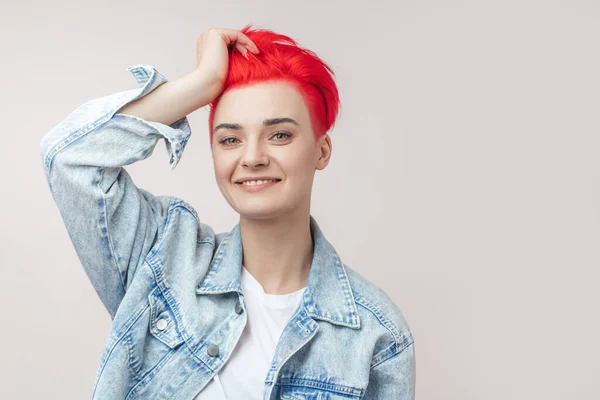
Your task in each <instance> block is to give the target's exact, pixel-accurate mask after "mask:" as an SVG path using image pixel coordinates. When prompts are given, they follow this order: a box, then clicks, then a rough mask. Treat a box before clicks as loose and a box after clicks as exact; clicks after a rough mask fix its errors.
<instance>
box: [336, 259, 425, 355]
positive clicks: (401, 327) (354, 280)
mask: <svg viewBox="0 0 600 400" xmlns="http://www.w3.org/2000/svg"><path fill="white" fill-rule="evenodd" d="M344 268H345V269H346V273H347V274H348V279H349V281H350V285H351V287H352V294H353V295H354V300H355V302H356V305H357V308H358V312H359V316H360V318H361V327H362V328H365V329H366V330H367V331H368V332H371V333H374V334H376V336H377V340H378V342H379V343H378V345H379V350H378V351H376V354H375V358H378V357H379V358H387V357H391V356H393V355H395V354H397V353H399V352H401V351H402V350H404V349H405V348H406V347H408V346H410V345H411V344H412V343H413V342H414V339H413V335H412V332H411V329H410V327H409V325H408V322H407V320H406V318H405V317H404V314H403V313H402V311H401V310H400V308H399V307H398V305H397V304H396V303H395V302H394V300H392V298H391V297H390V296H389V295H388V294H387V292H386V291H385V290H384V289H382V288H381V287H379V286H377V285H375V284H374V283H373V282H371V281H369V280H367V279H366V278H365V277H364V276H362V275H361V274H360V273H358V272H357V271H355V270H354V269H352V268H350V267H349V266H348V265H346V264H344ZM374 362H378V360H376V359H374Z"/></svg>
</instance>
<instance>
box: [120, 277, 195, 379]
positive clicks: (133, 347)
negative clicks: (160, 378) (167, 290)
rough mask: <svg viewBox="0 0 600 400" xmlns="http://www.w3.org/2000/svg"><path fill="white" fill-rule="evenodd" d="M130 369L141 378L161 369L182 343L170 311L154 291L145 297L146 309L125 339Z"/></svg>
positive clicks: (165, 302)
mask: <svg viewBox="0 0 600 400" xmlns="http://www.w3.org/2000/svg"><path fill="white" fill-rule="evenodd" d="M126 340H127V343H128V346H129V368H130V369H131V370H132V372H133V373H134V374H135V375H136V376H137V377H138V378H141V377H143V376H144V375H146V374H147V373H149V372H151V371H153V372H157V371H156V369H158V368H161V367H162V366H164V365H165V363H166V362H167V361H168V359H169V358H170V357H171V356H172V355H173V353H174V352H175V351H176V349H177V348H178V347H179V346H180V345H181V344H182V343H183V341H184V340H183V337H182V336H181V334H180V331H179V329H178V327H177V323H176V320H175V317H174V314H173V311H172V309H171V308H170V307H169V305H168V303H167V301H166V299H165V298H164V297H163V295H162V294H161V292H160V290H159V288H158V287H157V288H155V289H154V290H152V292H150V294H149V295H148V307H147V308H146V310H145V311H144V313H143V314H142V315H141V316H140V318H139V319H138V320H137V321H136V323H135V324H134V325H133V326H132V328H131V329H130V331H129V333H128V334H127V337H126Z"/></svg>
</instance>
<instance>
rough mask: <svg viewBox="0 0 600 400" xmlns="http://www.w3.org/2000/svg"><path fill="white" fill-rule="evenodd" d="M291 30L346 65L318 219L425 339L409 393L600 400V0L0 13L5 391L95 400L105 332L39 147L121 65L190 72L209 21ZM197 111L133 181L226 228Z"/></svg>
mask: <svg viewBox="0 0 600 400" xmlns="http://www.w3.org/2000/svg"><path fill="white" fill-rule="evenodd" d="M247 23H253V24H254V25H255V26H256V27H264V28H270V29H274V30H277V31H280V32H282V33H285V34H288V35H290V36H292V37H293V38H295V39H297V40H298V41H299V42H300V44H301V45H303V46H306V47H308V48H310V49H312V50H314V51H315V52H316V53H317V54H318V55H320V56H321V57H322V58H323V59H324V60H325V61H326V62H328V63H329V64H330V65H331V66H332V68H333V69H334V71H335V72H336V73H337V81H338V84H339V88H340V93H341V99H342V111H341V114H340V118H339V120H338V123H337V126H336V127H335V129H334V131H333V132H332V133H331V137H332V141H333V155H332V160H331V163H330V164H329V166H328V167H327V168H326V169H325V170H324V171H322V172H318V173H317V178H316V182H315V188H314V198H313V206H312V207H313V208H312V214H313V215H314V216H315V217H316V218H317V221H319V223H320V225H321V227H322V229H323V230H324V232H325V234H326V236H327V237H328V239H329V240H330V241H331V242H332V244H333V245H334V246H335V247H336V248H337V249H338V251H339V253H340V254H341V256H342V259H343V260H344V261H345V262H346V263H347V264H349V265H350V266H351V267H352V268H354V269H356V270H357V271H358V272H360V273H362V274H363V275H364V276H365V277H367V278H368V279H369V280H371V281H372V282H374V283H375V284H377V285H378V286H380V287H382V288H384V289H385V290H386V291H387V292H388V293H389V294H390V295H391V297H392V298H393V299H394V300H395V301H396V302H397V304H398V305H399V306H400V308H401V310H402V311H403V313H404V315H405V316H406V318H407V320H408V322H409V324H410V326H411V329H412V331H413V333H414V336H415V340H416V342H415V346H416V354H417V398H418V399H420V400H427V399H442V398H444V399H469V400H470V399H486V400H495V399H545V400H551V399H598V398H600V378H599V375H600V364H599V362H598V359H599V356H600V341H599V340H598V338H599V336H600V322H599V320H598V317H599V312H598V308H599V307H598V305H599V304H600V296H599V294H598V281H599V278H600V274H599V273H598V267H599V260H600V251H599V250H600V246H599V242H600V162H599V159H600V158H599V145H600V136H599V131H600V130H599V127H600V126H599V125H600V123H599V119H598V116H599V111H598V109H599V107H598V106H599V105H600V97H599V93H600V78H599V71H600V56H599V52H598V48H599V46H598V39H599V38H600V4H599V3H598V2H597V1H593V0H589V1H583V0H569V1H566V0H565V1H551V0H544V1H542V0H539V1H533V0H520V1H514V0H512V1H506V0H504V1H493V2H492V1H466V0H465V1H419V2H417V1H389V2H386V1H367V2H358V1H350V0H345V1H342V0H337V1H324V0H320V1H295V2H290V1H283V0H263V1H256V0H254V1H237V2H235V1H222V0H220V1H216V0H215V1H210V2H208V1H186V2H171V3H167V2H164V1H161V2H159V1H150V0H146V1H128V2H117V1H114V0H108V1H101V2H98V1H95V2H89V1H88V2H82V1H53V2H43V1H39V0H38V1H30V2H8V3H7V2H3V4H2V12H1V13H0V41H1V46H2V53H1V54H2V55H1V58H2V63H0V85H1V88H2V90H1V91H0V101H1V103H0V104H1V106H2V107H1V110H2V137H3V139H4V140H3V152H2V157H1V158H0V163H1V165H0V167H1V169H0V170H1V171H2V172H1V173H2V189H1V190H2V193H1V196H0V202H1V203H0V212H1V213H2V214H1V221H2V228H1V229H0V235H1V236H0V246H2V247H1V253H0V257H1V258H0V263H1V267H2V269H1V276H2V277H1V282H2V290H0V302H1V303H2V304H3V308H2V311H1V313H0V315H1V316H2V324H1V327H0V335H1V338H2V363H1V365H0V380H1V382H0V398H4V399H6V398H23V399H36V398H45V399H58V398H60V399H83V398H89V397H90V396H91V391H92V384H93V380H94V377H95V373H96V368H97V366H98V364H99V361H100V355H101V352H102V349H103V345H104V341H105V340H106V338H107V335H108V331H109V328H110V318H109V316H108V313H107V312H106V311H105V310H104V308H103V306H102V304H101V303H100V301H99V300H98V299H97V297H96V295H95V292H94V290H93V288H92V286H91V284H90V283H89V282H88V280H87V277H86V275H85V273H84V271H83V269H82V268H81V266H80V264H79V261H78V259H77V257H76V254H75V252H74V250H73V248H72V247H71V244H70V241H69V238H68V236H67V233H66V230H65V229H64V227H63V225H62V220H61V218H60V215H59V213H58V210H57V208H56V206H55V205H54V203H53V200H52V197H51V195H50V192H49V190H48V187H47V184H46V182H45V180H44V175H43V169H42V164H41V159H40V155H39V143H40V140H41V138H42V136H43V135H44V134H45V133H46V132H47V131H48V130H49V129H50V128H51V127H52V126H54V125H55V124H57V123H59V122H60V121H61V120H62V119H64V118H65V117H66V116H67V115H68V114H69V113H70V112H71V111H72V110H74V109H75V108H76V107H77V106H79V105H80V104H82V103H84V102H85V101H87V100H91V99H92V98H96V97H100V96H104V95H108V94H111V93H114V92H117V91H121V90H126V89H131V88H133V87H135V86H136V85H135V83H134V80H133V77H132V76H131V75H130V74H129V73H128V72H127V71H126V68H127V67H128V66H130V65H133V64H138V63H146V64H150V65H154V66H155V67H157V69H158V70H159V71H160V72H161V73H163V74H164V75H165V76H166V77H167V78H169V79H175V78H177V77H179V76H182V75H184V74H187V73H188V72H191V71H192V69H193V68H194V67H195V65H196V64H195V62H196V39H197V37H198V36H199V35H200V33H202V32H203V31H204V30H205V29H207V28H211V27H227V28H234V29H241V28H242V27H243V26H244V25H245V24H247ZM207 116H208V110H207V108H205V109H200V110H198V111H196V112H194V113H192V114H191V115H190V116H189V119H190V123H191V125H192V130H193V133H192V136H193V137H192V138H191V139H190V142H189V143H188V146H187V148H186V150H185V152H184V155H183V158H182V160H181V162H180V164H179V165H178V167H177V169H176V170H175V171H171V170H170V169H169V166H168V156H167V153H166V150H165V145H164V142H163V141H160V142H159V143H158V144H157V149H156V151H155V152H154V154H153V155H152V156H151V157H150V158H149V159H147V160H144V161H142V162H140V163H137V164H135V165H132V166H131V167H129V168H128V170H129V172H130V173H131V174H132V176H133V177H134V179H135V181H136V183H137V184H138V186H140V187H142V188H145V189H146V190H150V191H152V192H153V193H155V194H171V195H176V196H178V197H181V198H183V199H185V200H186V201H188V202H189V203H191V204H192V205H193V206H194V207H195V208H196V209H197V210H198V212H199V215H200V217H201V219H203V220H204V222H207V223H209V224H211V225H212V226H213V227H214V228H215V230H216V231H219V232H222V231H228V230H230V229H231V227H233V225H234V224H235V223H236V222H237V217H238V216H237V214H235V212H234V211H233V210H231V209H230V208H229V206H228V205H227V203H226V202H225V200H224V199H223V198H222V195H221V194H220V192H219V190H218V188H217V185H216V182H215V180H214V175H213V168H212V160H211V154H210V148H209V143H208V130H207Z"/></svg>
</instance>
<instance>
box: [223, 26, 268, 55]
mask: <svg viewBox="0 0 600 400" xmlns="http://www.w3.org/2000/svg"><path fill="white" fill-rule="evenodd" d="M220 31H221V33H222V34H223V35H225V36H226V38H227V41H228V43H229V44H231V43H233V42H235V43H241V44H242V45H243V46H245V47H246V48H247V49H248V50H250V51H251V52H253V53H255V54H258V53H260V51H259V50H258V47H256V44H255V43H254V42H253V41H252V40H250V38H249V37H248V36H246V35H244V34H243V33H242V32H240V31H236V30H234V29H221V30H220Z"/></svg>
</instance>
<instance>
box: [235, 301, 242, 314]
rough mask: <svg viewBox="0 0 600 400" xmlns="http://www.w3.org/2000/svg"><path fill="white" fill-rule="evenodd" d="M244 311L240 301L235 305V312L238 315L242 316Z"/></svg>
mask: <svg viewBox="0 0 600 400" xmlns="http://www.w3.org/2000/svg"><path fill="white" fill-rule="evenodd" d="M242 311H244V310H243V309H242V304H241V303H240V301H239V300H238V301H237V303H235V312H236V314H241V313H242Z"/></svg>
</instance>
